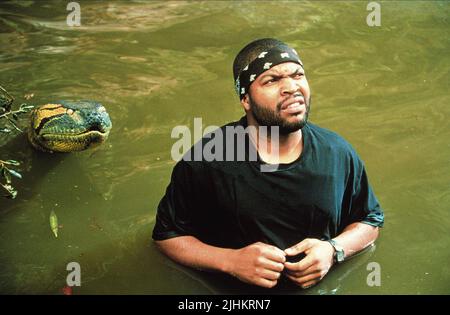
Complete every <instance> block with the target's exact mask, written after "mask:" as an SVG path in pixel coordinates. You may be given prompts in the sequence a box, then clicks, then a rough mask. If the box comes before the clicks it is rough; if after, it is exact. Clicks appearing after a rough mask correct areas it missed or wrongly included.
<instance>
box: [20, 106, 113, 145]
mask: <svg viewBox="0 0 450 315" xmlns="http://www.w3.org/2000/svg"><path fill="white" fill-rule="evenodd" d="M111 127H112V123H111V119H110V118H109V115H108V113H107V112H106V109H105V107H104V106H103V105H102V104H100V103H98V102H95V101H58V102H56V103H53V104H45V105H42V106H40V107H38V108H35V109H33V111H32V112H31V115H30V125H29V128H28V140H29V141H30V143H31V144H32V146H33V147H34V148H36V149H38V150H41V151H44V152H73V151H81V150H85V149H88V148H91V147H94V146H97V145H99V144H101V143H103V142H104V141H105V140H106V139H107V138H108V135H109V132H110V130H111Z"/></svg>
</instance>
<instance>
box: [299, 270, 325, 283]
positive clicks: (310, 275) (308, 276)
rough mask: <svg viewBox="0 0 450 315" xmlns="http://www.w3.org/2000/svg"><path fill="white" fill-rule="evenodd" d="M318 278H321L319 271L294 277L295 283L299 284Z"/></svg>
mask: <svg viewBox="0 0 450 315" xmlns="http://www.w3.org/2000/svg"><path fill="white" fill-rule="evenodd" d="M320 278H322V275H321V273H320V272H316V273H313V274H309V275H307V276H304V277H300V278H298V277H296V279H297V283H300V284H307V283H308V282H310V281H313V280H320Z"/></svg>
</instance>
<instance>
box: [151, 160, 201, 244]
mask: <svg viewBox="0 0 450 315" xmlns="http://www.w3.org/2000/svg"><path fill="white" fill-rule="evenodd" d="M192 187H193V179H192V169H191V167H190V166H189V165H188V164H187V163H186V162H185V161H183V160H181V161H179V162H178V163H177V164H176V165H175V167H174V169H173V171H172V176H171V181H170V184H169V186H168V187H167V189H166V193H165V195H164V197H163V198H162V199H161V201H160V203H159V205H158V210H157V213H156V222H155V227H154V229H153V235H152V237H153V239H154V240H157V241H160V240H165V239H169V238H173V237H177V236H183V235H195V231H194V228H193V225H192V220H191V216H192V209H193V205H192V202H193V201H192V200H193V196H192V191H191V190H192Z"/></svg>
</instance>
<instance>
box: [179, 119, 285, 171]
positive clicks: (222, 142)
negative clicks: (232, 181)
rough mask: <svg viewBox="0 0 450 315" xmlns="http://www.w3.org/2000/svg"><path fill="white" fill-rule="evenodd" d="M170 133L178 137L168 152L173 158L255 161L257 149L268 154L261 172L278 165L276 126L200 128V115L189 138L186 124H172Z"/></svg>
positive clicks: (274, 168)
mask: <svg viewBox="0 0 450 315" xmlns="http://www.w3.org/2000/svg"><path fill="white" fill-rule="evenodd" d="M223 130H225V134H224V132H223ZM171 137H172V139H174V138H177V139H178V140H177V141H176V142H175V143H174V144H173V145H172V149H171V152H170V153H171V156H172V159H173V160H174V161H179V160H181V159H183V160H185V161H208V162H211V161H257V160H258V152H257V151H260V152H265V153H267V154H270V157H271V163H270V164H264V163H262V164H261V165H260V170H261V172H273V171H276V170H277V169H278V166H279V127H278V126H271V127H270V128H269V127H267V126H259V127H255V126H247V127H246V128H244V127H243V126H226V127H224V128H219V127H217V126H207V127H206V128H205V129H204V130H203V125H202V119H201V118H194V137H193V139H192V135H191V131H190V129H189V127H188V126H175V127H174V128H173V129H172V133H171ZM192 140H193V141H192ZM193 143H194V144H195V145H194V146H193V147H192V144H193ZM191 147H192V149H191Z"/></svg>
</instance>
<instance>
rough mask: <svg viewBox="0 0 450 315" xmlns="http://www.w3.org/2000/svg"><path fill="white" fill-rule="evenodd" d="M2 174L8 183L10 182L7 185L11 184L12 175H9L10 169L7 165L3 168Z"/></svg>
mask: <svg viewBox="0 0 450 315" xmlns="http://www.w3.org/2000/svg"><path fill="white" fill-rule="evenodd" d="M2 175H3V177H4V178H5V180H6V184H8V185H7V186H9V184H11V175H9V169H8V168H7V167H3V168H2Z"/></svg>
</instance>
